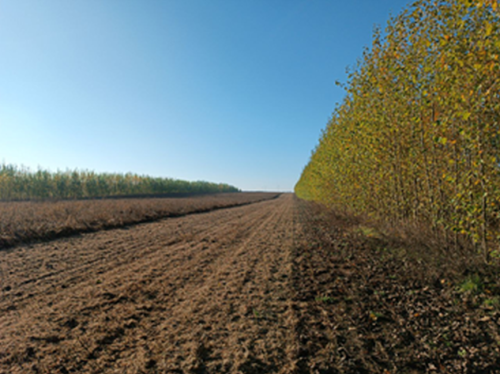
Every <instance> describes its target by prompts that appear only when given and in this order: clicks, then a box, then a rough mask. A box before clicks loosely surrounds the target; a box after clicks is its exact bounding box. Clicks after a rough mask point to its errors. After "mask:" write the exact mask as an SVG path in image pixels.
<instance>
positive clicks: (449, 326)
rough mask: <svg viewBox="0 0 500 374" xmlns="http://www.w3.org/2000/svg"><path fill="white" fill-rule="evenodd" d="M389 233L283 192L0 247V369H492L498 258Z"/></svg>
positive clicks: (496, 360)
mask: <svg viewBox="0 0 500 374" xmlns="http://www.w3.org/2000/svg"><path fill="white" fill-rule="evenodd" d="M398 240H399V239H398ZM398 240H395V238H390V237H386V236H384V235H381V234H380V233H378V232H377V231H376V228H368V227H365V226H363V224H362V223H360V222H358V221H356V220H355V219H353V220H350V219H349V217H341V216H337V215H336V214H335V213H334V212H331V211H327V210H325V209H324V208H322V207H320V206H317V205H314V204H310V203H306V202H303V201H300V200H298V199H295V198H294V197H293V195H291V194H283V195H281V196H280V197H279V198H277V199H273V200H267V201H262V202H257V203H253V204H251V205H246V206H241V207H234V208H230V209H221V210H216V211H212V212H208V213H201V214H192V215H186V216H183V217H177V218H168V219H163V220H159V221H156V222H152V223H143V224H137V225H134V226H129V227H125V228H121V229H113V230H108V231H100V232H94V233H86V234H81V235H79V236H74V237H70V238H64V239H58V240H54V241H52V242H49V243H38V244H31V245H23V246H19V247H16V248H12V249H9V250H4V251H2V252H0V281H1V286H0V296H1V299H0V373H296V374H302V373H314V374H326V373H352V374H354V373H384V374H388V373H478V374H479V373H500V279H499V277H498V274H499V272H500V266H499V265H498V264H490V265H484V264H482V265H481V264H480V263H479V262H477V261H476V258H477V256H476V257H474V254H473V253H462V254H459V253H456V252H449V251H448V249H446V250H441V252H440V251H437V250H436V248H427V249H426V248H424V247H422V248H420V247H418V246H416V244H415V243H413V244H412V243H410V242H405V241H404V240H399V241H398ZM426 251H427V252H428V253H427V255H429V256H427V257H426ZM452 255H453V256H452Z"/></svg>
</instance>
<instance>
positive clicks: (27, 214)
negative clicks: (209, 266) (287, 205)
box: [0, 192, 280, 249]
mask: <svg viewBox="0 0 500 374" xmlns="http://www.w3.org/2000/svg"><path fill="white" fill-rule="evenodd" d="M278 196H280V194H279V193H264V192H262V193H261V192H244V193H222V194H212V195H201V196H196V197H189V198H151V199H143V198H141V199H129V198H127V199H109V200H108V199H106V200H76V201H44V202H0V249H5V248H10V247H13V246H15V245H18V244H21V243H24V244H26V243H31V242H34V241H46V240H53V239H56V238H61V237H67V236H71V235H75V234H81V233H86V232H95V231H99V230H108V229H114V228H118V227H123V226H128V225H133V224H138V223H145V222H152V221H155V220H158V219H163V218H168V217H179V216H184V215H186V214H194V213H204V212H210V211H213V210H217V209H224V208H230V207H235V206H242V205H246V204H252V203H255V202H259V201H263V200H269V199H274V198H277V197H278Z"/></svg>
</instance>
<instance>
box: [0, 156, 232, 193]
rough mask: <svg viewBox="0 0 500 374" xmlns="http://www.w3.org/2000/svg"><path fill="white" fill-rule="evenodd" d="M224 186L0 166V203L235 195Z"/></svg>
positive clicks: (124, 175)
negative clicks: (128, 197) (11, 201)
mask: <svg viewBox="0 0 500 374" xmlns="http://www.w3.org/2000/svg"><path fill="white" fill-rule="evenodd" d="M238 191H239V190H238V189H237V188H236V187H233V186H230V185H227V184H218V183H210V182H204V181H197V182H187V181H183V180H177V179H171V178H153V177H148V176H143V175H137V174H131V173H128V174H117V173H102V174H99V173H94V172H92V171H78V170H73V171H72V170H68V171H63V172H62V171H58V172H56V173H51V172H49V171H47V170H42V169H39V170H38V171H36V172H33V171H31V170H29V169H27V168H20V167H16V166H14V165H7V164H2V165H0V200H4V201H9V200H39V199H81V198H92V197H107V196H130V195H157V194H179V193H193V194H198V193H218V192H238Z"/></svg>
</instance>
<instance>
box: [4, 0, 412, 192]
mask: <svg viewBox="0 0 500 374" xmlns="http://www.w3.org/2000/svg"><path fill="white" fill-rule="evenodd" d="M410 3H411V1H406V0H352V1H343V0H73V1H68V0H43V1H40V0H2V1H0V162H2V161H3V162H6V163H13V164H17V165H25V166H28V167H30V168H32V169H36V168H37V167H38V166H41V167H42V168H47V169H50V170H52V171H56V170H58V169H60V170H66V169H67V168H70V169H75V168H78V169H88V170H94V171H98V172H129V171H130V172H134V173H139V174H147V175H152V176H163V177H172V178H179V179H186V180H207V181H211V182H225V183H229V184H232V185H235V186H237V187H239V188H241V189H244V190H275V191H276V190H280V191H291V190H293V186H294V185H295V183H296V182H297V180H298V178H299V176H300V173H301V171H302V169H303V167H304V166H305V165H306V163H307V162H308V159H309V157H310V154H311V151H312V149H313V148H314V147H315V145H316V144H317V142H318V139H319V136H320V133H321V130H322V129H323V128H324V127H325V125H326V123H327V121H328V119H329V118H330V116H331V113H332V111H333V109H334V107H335V103H337V102H340V101H341V100H342V98H343V96H344V92H343V91H342V89H341V88H339V87H337V86H335V84H334V82H335V80H340V81H345V79H346V68H347V67H348V66H354V65H355V63H356V60H357V59H358V58H359V57H360V56H361V54H362V51H363V47H365V46H369V45H370V43H371V39H372V31H373V27H374V25H380V26H382V27H385V25H386V22H387V20H388V19H389V16H390V14H391V13H392V14H393V15H396V14H398V13H399V12H400V11H401V10H402V8H403V7H405V6H406V5H407V4H410Z"/></svg>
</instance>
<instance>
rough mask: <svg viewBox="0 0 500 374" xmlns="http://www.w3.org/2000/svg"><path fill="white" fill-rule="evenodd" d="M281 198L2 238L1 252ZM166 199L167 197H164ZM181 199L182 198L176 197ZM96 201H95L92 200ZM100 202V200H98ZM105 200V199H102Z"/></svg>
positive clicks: (197, 196) (278, 194) (273, 197)
mask: <svg viewBox="0 0 500 374" xmlns="http://www.w3.org/2000/svg"><path fill="white" fill-rule="evenodd" d="M206 196H215V194H203V195H202V194H197V195H195V196H193V197H196V198H203V197H206ZM280 196H281V193H277V194H275V195H273V196H270V197H268V198H262V199H258V200H253V201H249V202H248V201H246V202H241V203H233V204H228V205H214V206H211V207H208V208H195V209H193V210H189V211H187V212H167V213H160V214H152V215H146V216H144V217H141V218H139V219H138V220H137V219H134V218H132V217H130V218H131V220H130V221H124V222H118V223H106V222H102V223H98V224H97V225H93V226H91V225H90V224H89V225H88V226H85V227H77V228H76V227H74V228H73V227H64V228H62V229H60V230H57V231H55V230H52V231H48V232H43V233H36V232H35V233H33V232H31V233H30V235H31V236H30V237H25V236H19V237H14V238H4V237H1V236H0V251H1V250H6V249H11V248H14V247H16V246H18V245H25V244H36V243H46V242H50V241H52V240H56V239H62V238H68V237H72V236H76V235H80V234H87V233H93V232H98V231H107V230H114V229H118V228H127V227H133V226H135V225H140V224H144V223H151V222H156V221H159V220H162V219H167V218H178V217H184V216H188V215H192V214H203V213H209V212H213V211H216V210H221V209H231V208H236V207H241V206H245V205H250V204H256V203H259V202H262V201H268V200H274V199H277V198H278V197H280ZM163 197H165V196H163ZM176 197H180V196H176ZM109 199H112V200H114V199H118V198H115V197H110V198H109ZM92 200H94V199H92ZM97 200H100V199H97ZM102 200H105V199H102Z"/></svg>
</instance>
